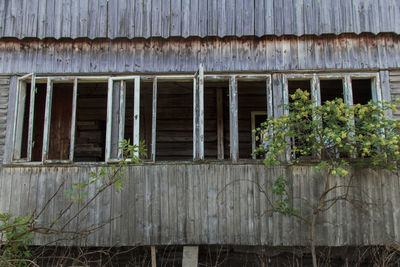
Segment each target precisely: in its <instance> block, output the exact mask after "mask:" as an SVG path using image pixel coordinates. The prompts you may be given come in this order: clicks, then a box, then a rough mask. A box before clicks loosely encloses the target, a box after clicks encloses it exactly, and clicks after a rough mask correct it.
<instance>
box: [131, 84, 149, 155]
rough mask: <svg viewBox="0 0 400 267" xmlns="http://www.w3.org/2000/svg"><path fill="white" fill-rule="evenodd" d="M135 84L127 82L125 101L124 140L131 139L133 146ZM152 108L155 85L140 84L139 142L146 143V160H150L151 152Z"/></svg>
mask: <svg viewBox="0 0 400 267" xmlns="http://www.w3.org/2000/svg"><path fill="white" fill-rule="evenodd" d="M134 88H135V87H134V82H133V81H127V82H126V101H125V130H124V138H125V139H127V140H128V139H129V140H130V143H131V144H133V114H134V110H133V108H134V103H135V98H134ZM152 107H153V83H152V82H144V81H141V83H140V130H139V140H140V141H144V143H145V146H146V149H147V156H145V157H143V158H144V159H149V158H150V151H151V130H152Z"/></svg>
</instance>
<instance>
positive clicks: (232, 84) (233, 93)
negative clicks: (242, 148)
mask: <svg viewBox="0 0 400 267" xmlns="http://www.w3.org/2000/svg"><path fill="white" fill-rule="evenodd" d="M229 106H230V113H229V136H230V158H231V160H232V161H233V162H236V161H237V160H238V159H239V125H238V87H237V80H236V77H235V76H232V77H231V79H230V81H229Z"/></svg>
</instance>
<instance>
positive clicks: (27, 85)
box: [21, 82, 31, 159]
mask: <svg viewBox="0 0 400 267" xmlns="http://www.w3.org/2000/svg"><path fill="white" fill-rule="evenodd" d="M21 86H23V88H21V91H22V90H24V91H25V101H24V110H23V112H24V117H23V125H22V139H21V159H26V158H28V129H29V110H30V102H31V84H30V83H24V82H21Z"/></svg>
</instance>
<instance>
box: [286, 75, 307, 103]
mask: <svg viewBox="0 0 400 267" xmlns="http://www.w3.org/2000/svg"><path fill="white" fill-rule="evenodd" d="M297 89H301V90H303V91H307V92H308V93H310V95H311V80H289V81H288V91H289V103H290V102H292V101H293V100H292V98H291V97H290V95H293V94H294V93H295V92H296V90H297Z"/></svg>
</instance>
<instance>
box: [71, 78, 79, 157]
mask: <svg viewBox="0 0 400 267" xmlns="http://www.w3.org/2000/svg"><path fill="white" fill-rule="evenodd" d="M77 98H78V78H75V80H74V88H73V92H72V118H71V140H70V149H69V160H70V161H73V160H74V151H75V133H76V108H77Z"/></svg>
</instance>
